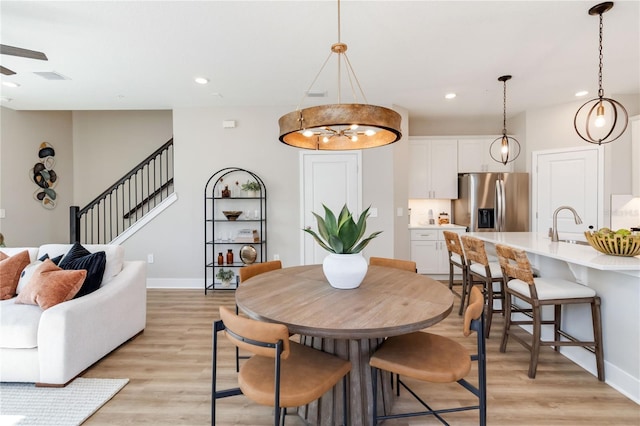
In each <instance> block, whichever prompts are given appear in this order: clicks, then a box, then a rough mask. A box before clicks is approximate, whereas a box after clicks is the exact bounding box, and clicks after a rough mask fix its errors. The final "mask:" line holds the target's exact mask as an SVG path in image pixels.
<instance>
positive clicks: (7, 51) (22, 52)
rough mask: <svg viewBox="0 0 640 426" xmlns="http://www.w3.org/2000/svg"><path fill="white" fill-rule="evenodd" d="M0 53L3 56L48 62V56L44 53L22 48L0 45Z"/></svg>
mask: <svg viewBox="0 0 640 426" xmlns="http://www.w3.org/2000/svg"><path fill="white" fill-rule="evenodd" d="M0 53H1V54H3V55H11V56H20V57H22V58H30V59H40V60H41V61H47V60H48V59H47V55H45V54H44V53H42V52H36V51H35V50H29V49H23V48H21V47H13V46H7V45H6V44H0Z"/></svg>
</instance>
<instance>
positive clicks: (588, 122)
mask: <svg viewBox="0 0 640 426" xmlns="http://www.w3.org/2000/svg"><path fill="white" fill-rule="evenodd" d="M612 7H613V2H611V1H608V2H604V3H600V4H598V5H595V6H593V7H592V8H591V9H589V15H598V16H599V17H600V37H599V43H598V44H599V48H598V51H599V54H598V59H599V68H598V97H597V98H594V99H591V100H589V101H587V102H585V103H584V104H583V105H582V106H581V107H580V108H579V109H578V112H576V116H575V117H574V119H573V127H574V128H575V129H576V132H577V133H578V136H580V137H581V138H582V139H584V140H585V141H587V142H589V143H593V144H598V145H601V144H603V143H609V142H613V141H615V140H616V139H618V138H619V137H620V136H622V134H623V133H624V131H625V130H626V128H627V124H628V123H629V115H628V114H627V110H626V109H625V108H624V106H622V104H621V103H620V102H618V101H616V100H614V99H611V98H605V97H604V90H603V89H602V28H603V25H602V14H603V13H605V12H606V11H608V10H610V9H611V8H612Z"/></svg>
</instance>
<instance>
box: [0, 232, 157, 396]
mask: <svg viewBox="0 0 640 426" xmlns="http://www.w3.org/2000/svg"><path fill="white" fill-rule="evenodd" d="M83 247H85V248H86V249H87V250H88V251H90V252H92V253H94V252H97V251H103V250H104V251H105V254H106V266H105V271H104V275H103V280H102V284H101V285H100V288H99V289H98V290H96V291H94V292H93V293H90V294H87V295H85V296H82V297H79V298H77V299H71V300H69V301H66V302H62V303H60V304H57V305H55V306H53V307H51V308H49V309H46V310H44V311H43V310H42V309H41V308H40V307H39V306H36V305H23V304H16V303H14V300H15V298H13V299H9V300H2V301H0V381H2V382H33V383H36V384H38V385H57V386H64V385H65V384H67V383H68V382H70V381H71V380H72V379H73V378H75V377H76V376H77V375H79V374H80V373H82V372H83V371H84V370H86V369H87V368H88V367H90V366H91V365H92V364H94V363H95V362H96V361H98V360H100V359H101V358H102V357H104V356H105V355H106V354H108V353H109V352H111V351H113V350H114V349H115V348H117V347H118V346H120V345H121V344H123V343H125V342H126V341H127V340H129V339H131V338H132V337H134V336H136V335H137V334H139V333H140V332H142V331H143V330H144V328H145V325H146V316H147V309H146V306H147V304H146V294H147V293H146V265H145V263H144V262H143V261H124V248H123V247H122V246H119V245H90V244H87V245H84V244H83ZM70 248H71V244H46V245H43V246H40V247H38V248H33V247H32V248H0V250H1V251H3V252H4V253H5V254H7V255H9V256H12V255H14V254H17V253H19V252H21V251H24V250H25V249H26V250H29V256H30V259H31V261H32V262H33V261H35V260H37V259H39V258H40V257H42V256H43V255H44V254H48V255H49V257H50V258H53V257H55V256H58V255H61V254H64V253H66V252H67V251H68V250H69V249H70Z"/></svg>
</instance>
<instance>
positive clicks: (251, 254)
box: [240, 246, 258, 265]
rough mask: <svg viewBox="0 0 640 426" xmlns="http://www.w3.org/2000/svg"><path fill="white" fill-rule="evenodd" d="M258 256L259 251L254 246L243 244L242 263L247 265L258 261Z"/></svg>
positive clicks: (241, 249)
mask: <svg viewBox="0 0 640 426" xmlns="http://www.w3.org/2000/svg"><path fill="white" fill-rule="evenodd" d="M257 257H258V252H257V251H256V248H255V247H254V246H242V248H240V260H242V263H244V264H245V265H250V264H252V263H253V262H255V261H256V258H257Z"/></svg>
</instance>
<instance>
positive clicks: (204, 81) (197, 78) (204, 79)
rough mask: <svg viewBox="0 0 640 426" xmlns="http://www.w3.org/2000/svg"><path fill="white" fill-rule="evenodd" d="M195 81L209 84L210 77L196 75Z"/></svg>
mask: <svg viewBox="0 0 640 426" xmlns="http://www.w3.org/2000/svg"><path fill="white" fill-rule="evenodd" d="M194 81H195V82H196V83H198V84H207V83H208V82H209V79H208V78H204V77H196V78H195V79H194Z"/></svg>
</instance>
